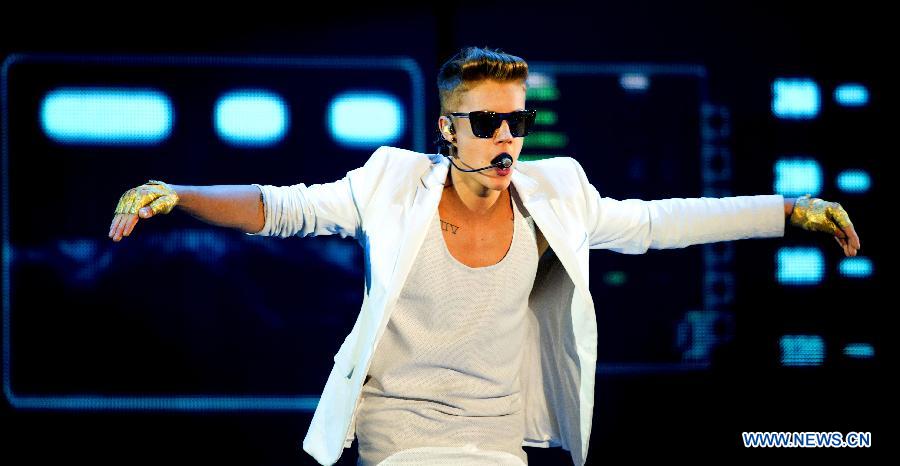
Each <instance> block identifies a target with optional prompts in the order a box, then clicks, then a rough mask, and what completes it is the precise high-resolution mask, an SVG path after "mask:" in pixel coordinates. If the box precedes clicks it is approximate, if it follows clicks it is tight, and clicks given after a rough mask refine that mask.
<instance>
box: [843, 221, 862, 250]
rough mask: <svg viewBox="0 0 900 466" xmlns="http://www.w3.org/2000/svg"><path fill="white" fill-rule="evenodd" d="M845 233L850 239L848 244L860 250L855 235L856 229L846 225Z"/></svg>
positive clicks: (857, 238)
mask: <svg viewBox="0 0 900 466" xmlns="http://www.w3.org/2000/svg"><path fill="white" fill-rule="evenodd" d="M845 231H846V232H847V236H848V237H849V238H850V244H851V245H852V246H853V247H854V248H856V249H859V248H861V247H862V245H861V244H860V242H859V235H857V234H856V229H855V228H853V225H848V226H847V228H845Z"/></svg>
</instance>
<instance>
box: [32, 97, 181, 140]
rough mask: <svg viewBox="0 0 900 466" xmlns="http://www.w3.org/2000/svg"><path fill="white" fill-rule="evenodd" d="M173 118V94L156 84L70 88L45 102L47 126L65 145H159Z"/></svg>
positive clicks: (42, 111) (48, 132) (52, 136)
mask: <svg viewBox="0 0 900 466" xmlns="http://www.w3.org/2000/svg"><path fill="white" fill-rule="evenodd" d="M173 119H174V116H173V111H172V102H171V101H170V100H169V97H168V96H166V95H165V94H164V93H163V92H161V91H158V90H153V89H126V88H100V87H64V88H58V89H54V90H52V91H50V92H48V93H47V95H45V96H44V98H43V99H42V101H41V104H40V120H41V128H42V129H43V131H44V133H45V134H46V135H47V136H48V137H49V138H50V139H53V140H54V141H56V142H59V143H62V144H122V145H152V144H158V143H160V142H162V141H163V140H165V139H166V138H168V137H169V134H171V132H172V121H173Z"/></svg>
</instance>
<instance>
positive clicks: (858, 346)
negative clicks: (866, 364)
mask: <svg viewBox="0 0 900 466" xmlns="http://www.w3.org/2000/svg"><path fill="white" fill-rule="evenodd" d="M844 355H845V356H848V357H851V358H854V359H872V358H874V357H875V348H874V347H873V346H872V345H870V344H868V343H848V344H847V346H844Z"/></svg>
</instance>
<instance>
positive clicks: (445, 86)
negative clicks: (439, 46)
mask: <svg viewBox="0 0 900 466" xmlns="http://www.w3.org/2000/svg"><path fill="white" fill-rule="evenodd" d="M527 78H528V64H527V63H525V60H523V59H521V58H519V57H517V56H515V55H510V54H508V53H504V52H502V51H501V50H500V49H493V50H492V49H489V48H487V47H484V48H482V47H465V48H463V49H461V50H460V51H459V52H457V53H456V55H454V56H452V57H450V59H449V60H447V61H446V62H444V64H443V65H441V69H440V71H439V72H438V78H437V85H438V94H439V95H440V99H441V115H446V116H450V112H452V111H454V110H455V109H456V107H457V106H458V105H459V102H460V99H461V98H462V94H463V93H465V92H466V91H468V90H469V89H471V87H472V86H473V85H475V84H477V83H479V82H481V81H484V80H488V79H492V80H495V81H501V82H502V81H521V82H522V83H523V84H524V83H525V81H526V79H527ZM435 142H436V143H437V144H438V146H439V150H440V153H442V154H447V153H448V151H450V152H449V153H450V154H451V155H456V147H454V146H453V145H452V144H450V143H449V142H447V141H446V140H445V139H444V138H443V136H441V134H440V131H438V138H437V140H436V141H435Z"/></svg>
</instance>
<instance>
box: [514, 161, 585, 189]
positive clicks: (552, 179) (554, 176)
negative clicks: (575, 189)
mask: <svg viewBox="0 0 900 466" xmlns="http://www.w3.org/2000/svg"><path fill="white" fill-rule="evenodd" d="M576 166H578V162H577V161H576V160H575V159H573V158H572V157H566V156H559V157H548V158H545V159H539V160H519V170H521V171H522V173H524V174H526V175H528V176H530V177H532V178H534V179H536V180H538V181H539V182H548V183H550V184H556V183H567V182H571V178H569V177H571V176H572V175H577V171H576Z"/></svg>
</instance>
